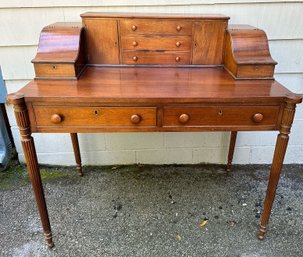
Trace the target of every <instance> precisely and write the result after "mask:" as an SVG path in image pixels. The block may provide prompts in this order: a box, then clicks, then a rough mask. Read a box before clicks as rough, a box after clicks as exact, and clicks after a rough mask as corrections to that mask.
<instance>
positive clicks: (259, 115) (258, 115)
mask: <svg viewBox="0 0 303 257" xmlns="http://www.w3.org/2000/svg"><path fill="white" fill-rule="evenodd" d="M262 120H263V114H262V113H256V114H254V115H253V121H254V122H257V123H259V122H261V121H262Z"/></svg>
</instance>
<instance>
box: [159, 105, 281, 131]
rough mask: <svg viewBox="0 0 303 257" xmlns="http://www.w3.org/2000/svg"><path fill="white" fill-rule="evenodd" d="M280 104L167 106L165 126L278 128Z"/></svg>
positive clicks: (164, 114) (164, 118)
mask: <svg viewBox="0 0 303 257" xmlns="http://www.w3.org/2000/svg"><path fill="white" fill-rule="evenodd" d="M279 112H280V106H205V107H167V108H164V111H163V126H164V127H176V126H188V127H199V126H213V127H216V126H224V127H226V126H230V127H233V126H237V127H241V126H244V127H245V126H267V127H268V126H269V127H272V128H276V126H277V123H278V118H277V117H279Z"/></svg>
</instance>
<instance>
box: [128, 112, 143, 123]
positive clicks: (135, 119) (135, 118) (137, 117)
mask: <svg viewBox="0 0 303 257" xmlns="http://www.w3.org/2000/svg"><path fill="white" fill-rule="evenodd" d="M130 121H131V123H133V124H138V123H140V121H141V116H140V115H139V114H134V115H132V116H131V117H130Z"/></svg>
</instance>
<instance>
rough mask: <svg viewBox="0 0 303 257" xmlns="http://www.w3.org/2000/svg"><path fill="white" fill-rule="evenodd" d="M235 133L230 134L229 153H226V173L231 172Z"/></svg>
mask: <svg viewBox="0 0 303 257" xmlns="http://www.w3.org/2000/svg"><path fill="white" fill-rule="evenodd" d="M237 134H238V132H237V131H232V132H231V133H230V143H229V151H228V157H227V165H226V171H227V172H229V171H231V164H232V161H233V157H234V151H235V145H236V140H237Z"/></svg>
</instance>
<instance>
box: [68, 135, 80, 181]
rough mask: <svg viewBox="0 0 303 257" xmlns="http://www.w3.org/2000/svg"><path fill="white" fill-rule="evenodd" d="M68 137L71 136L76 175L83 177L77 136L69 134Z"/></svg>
mask: <svg viewBox="0 0 303 257" xmlns="http://www.w3.org/2000/svg"><path fill="white" fill-rule="evenodd" d="M70 136H71V139H72V143H73V148H74V155H75V160H76V164H77V171H78V175H79V176H83V172H82V165H81V155H80V148H79V141H78V135H77V133H71V134H70Z"/></svg>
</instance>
